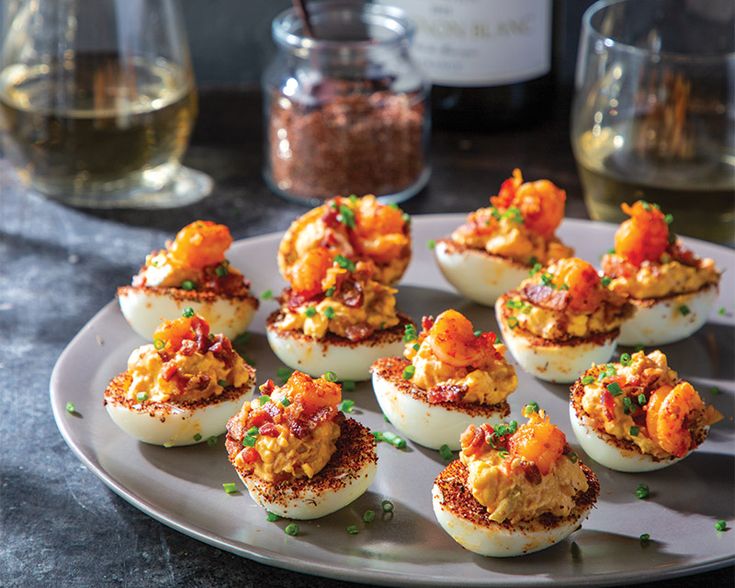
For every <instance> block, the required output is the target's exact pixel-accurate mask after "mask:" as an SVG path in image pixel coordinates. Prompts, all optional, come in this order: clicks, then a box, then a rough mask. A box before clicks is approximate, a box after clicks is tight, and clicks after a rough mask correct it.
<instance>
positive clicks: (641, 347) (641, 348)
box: [633, 343, 646, 353]
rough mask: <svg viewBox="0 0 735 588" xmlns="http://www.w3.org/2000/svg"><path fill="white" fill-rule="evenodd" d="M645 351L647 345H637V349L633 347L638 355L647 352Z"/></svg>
mask: <svg viewBox="0 0 735 588" xmlns="http://www.w3.org/2000/svg"><path fill="white" fill-rule="evenodd" d="M645 349H646V346H645V345H642V344H641V343H638V345H636V346H635V347H633V351H635V352H636V353H637V352H638V351H645Z"/></svg>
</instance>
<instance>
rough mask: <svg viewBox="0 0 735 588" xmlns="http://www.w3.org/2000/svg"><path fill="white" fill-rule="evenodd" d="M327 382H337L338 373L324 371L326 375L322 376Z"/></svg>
mask: <svg viewBox="0 0 735 588" xmlns="http://www.w3.org/2000/svg"><path fill="white" fill-rule="evenodd" d="M322 377H323V378H324V379H325V380H326V381H327V382H336V381H337V374H335V373H334V372H324V375H323V376H322Z"/></svg>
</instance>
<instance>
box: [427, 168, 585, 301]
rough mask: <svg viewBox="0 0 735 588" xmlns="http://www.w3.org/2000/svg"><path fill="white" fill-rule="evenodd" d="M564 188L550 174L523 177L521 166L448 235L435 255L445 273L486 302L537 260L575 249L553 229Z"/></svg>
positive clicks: (460, 288) (471, 296)
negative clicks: (483, 205)
mask: <svg viewBox="0 0 735 588" xmlns="http://www.w3.org/2000/svg"><path fill="white" fill-rule="evenodd" d="M565 200H566V192H564V190H562V189H560V188H558V187H557V186H555V185H554V184H553V183H551V182H550V181H549V180H538V181H536V182H525V183H524V182H523V176H522V174H521V170H519V169H515V170H513V177H511V178H509V179H507V180H506V181H505V182H503V184H502V185H501V187H500V191H499V193H498V195H497V196H492V197H491V198H490V202H491V204H492V206H490V207H488V208H480V209H479V210H476V211H474V212H472V213H470V215H469V216H468V217H467V222H466V223H465V224H464V225H462V226H460V227H459V228H458V229H456V230H455V231H454V232H453V233H452V236H451V237H450V238H448V239H441V240H438V241H437V242H436V246H435V247H434V255H435V256H436V261H437V263H438V264H439V269H441V271H442V273H443V274H444V277H445V278H446V279H447V281H448V282H449V283H450V284H452V285H453V286H454V287H455V288H456V289H457V290H458V291H459V293H460V294H462V295H463V296H466V297H467V298H469V299H470V300H473V301H474V302H477V303H479V304H484V305H486V306H491V305H492V304H493V303H494V302H495V301H496V300H497V298H498V297H499V296H500V295H501V294H503V292H507V291H508V290H510V289H512V288H515V287H516V286H518V284H520V283H521V281H522V280H523V279H524V278H525V277H526V276H527V275H528V271H529V270H530V269H531V268H532V267H533V266H534V265H535V264H536V263H541V264H543V265H547V264H548V263H550V262H552V261H554V260H556V259H560V258H562V257H570V256H572V255H574V250H573V249H572V248H571V247H567V246H566V245H564V244H563V243H562V242H561V241H560V240H559V238H558V237H556V235H555V231H556V229H557V227H558V226H559V224H560V223H561V221H562V219H563V218H564V202H565Z"/></svg>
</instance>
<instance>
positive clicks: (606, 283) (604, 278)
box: [600, 276, 612, 288]
mask: <svg viewBox="0 0 735 588" xmlns="http://www.w3.org/2000/svg"><path fill="white" fill-rule="evenodd" d="M610 282H612V278H611V277H610V276H602V278H601V279H600V283H601V284H602V285H603V286H604V287H605V288H607V287H608V286H609V285H610Z"/></svg>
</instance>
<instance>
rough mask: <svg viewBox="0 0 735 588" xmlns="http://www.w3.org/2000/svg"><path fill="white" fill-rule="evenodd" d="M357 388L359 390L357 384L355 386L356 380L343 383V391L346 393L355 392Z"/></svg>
mask: <svg viewBox="0 0 735 588" xmlns="http://www.w3.org/2000/svg"><path fill="white" fill-rule="evenodd" d="M355 388H357V384H355V382H354V380H343V381H342V390H344V391H345V392H354V391H355Z"/></svg>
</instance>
